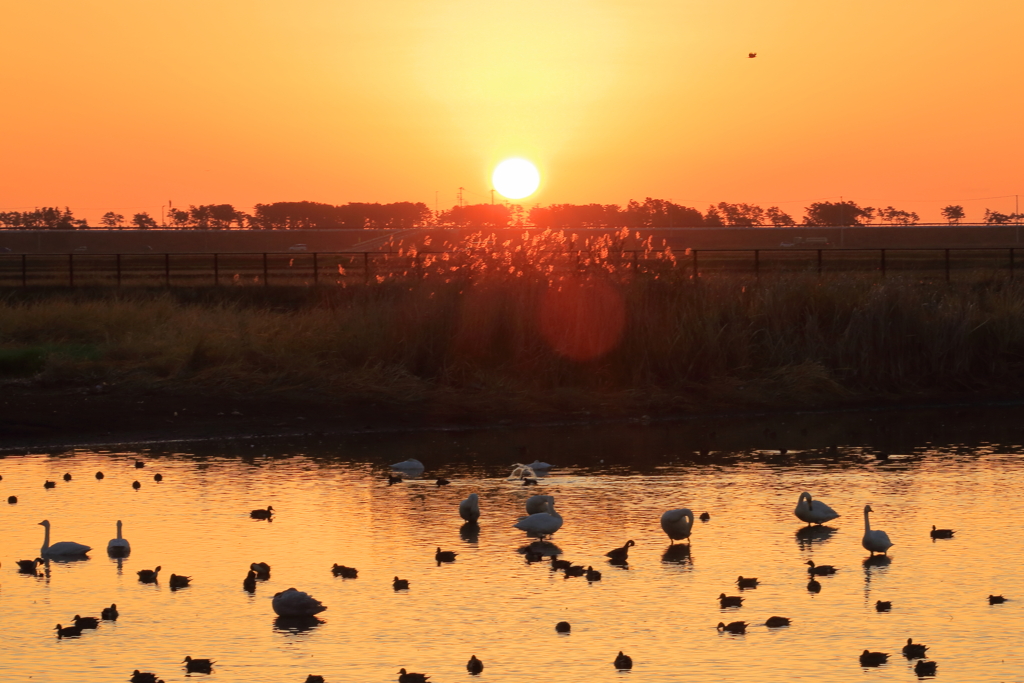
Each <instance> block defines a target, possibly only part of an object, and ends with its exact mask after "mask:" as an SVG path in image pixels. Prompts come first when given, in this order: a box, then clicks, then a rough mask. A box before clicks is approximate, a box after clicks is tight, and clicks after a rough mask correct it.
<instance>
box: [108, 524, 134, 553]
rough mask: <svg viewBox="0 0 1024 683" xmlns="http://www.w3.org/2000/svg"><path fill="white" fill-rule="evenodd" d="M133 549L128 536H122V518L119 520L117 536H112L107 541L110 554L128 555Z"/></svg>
mask: <svg viewBox="0 0 1024 683" xmlns="http://www.w3.org/2000/svg"><path fill="white" fill-rule="evenodd" d="M131 551H132V547H131V545H130V544H129V543H128V539H127V538H121V520H117V538H112V539H110V541H109V542H108V543H107V554H108V555H120V556H124V555H127V554H128V553H130V552H131Z"/></svg>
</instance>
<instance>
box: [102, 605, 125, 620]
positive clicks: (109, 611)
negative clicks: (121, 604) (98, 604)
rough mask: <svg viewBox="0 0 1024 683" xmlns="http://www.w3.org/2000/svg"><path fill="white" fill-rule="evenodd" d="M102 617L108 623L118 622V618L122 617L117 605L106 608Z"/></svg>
mask: <svg viewBox="0 0 1024 683" xmlns="http://www.w3.org/2000/svg"><path fill="white" fill-rule="evenodd" d="M100 616H101V617H103V619H105V620H106V621H117V617H118V616H120V614H119V613H118V611H117V605H115V604H113V603H111V605H110V607H104V608H103V611H102V612H100Z"/></svg>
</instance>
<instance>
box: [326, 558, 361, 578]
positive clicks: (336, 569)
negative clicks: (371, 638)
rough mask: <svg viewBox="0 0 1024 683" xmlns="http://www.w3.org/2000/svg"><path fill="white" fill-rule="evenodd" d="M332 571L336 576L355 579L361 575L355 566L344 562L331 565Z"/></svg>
mask: <svg viewBox="0 0 1024 683" xmlns="http://www.w3.org/2000/svg"><path fill="white" fill-rule="evenodd" d="M331 573H332V574H334V575H335V576H340V577H341V578H343V579H354V578H356V577H357V576H359V570H358V569H355V568H354V567H346V566H345V565H343V564H338V563H337V562H335V563H334V566H333V567H331Z"/></svg>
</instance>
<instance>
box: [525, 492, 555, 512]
mask: <svg viewBox="0 0 1024 683" xmlns="http://www.w3.org/2000/svg"><path fill="white" fill-rule="evenodd" d="M548 503H551V505H552V506H554V504H555V497H554V496H530V497H529V498H527V499H526V514H528V515H535V514H537V513H538V512H547V511H548Z"/></svg>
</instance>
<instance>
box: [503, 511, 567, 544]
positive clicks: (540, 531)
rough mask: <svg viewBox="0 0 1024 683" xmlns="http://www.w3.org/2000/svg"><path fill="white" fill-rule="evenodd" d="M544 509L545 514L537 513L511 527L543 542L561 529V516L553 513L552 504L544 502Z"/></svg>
mask: <svg viewBox="0 0 1024 683" xmlns="http://www.w3.org/2000/svg"><path fill="white" fill-rule="evenodd" d="M545 508H546V511H545V512H538V513H535V514H532V515H530V516H529V517H524V518H522V519H520V520H519V521H518V522H516V523H515V524H513V525H512V526H514V527H515V528H516V529H522V530H523V531H525V532H527V533H531V534H537V535H538V536H540V537H541V539H542V540H543V538H544V537H545V536H550V535H551V534H553V533H555V532H556V531H558V530H559V529H561V528H562V515H560V514H558V513H557V512H555V506H554V504H553V503H551V502H550V501H545Z"/></svg>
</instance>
